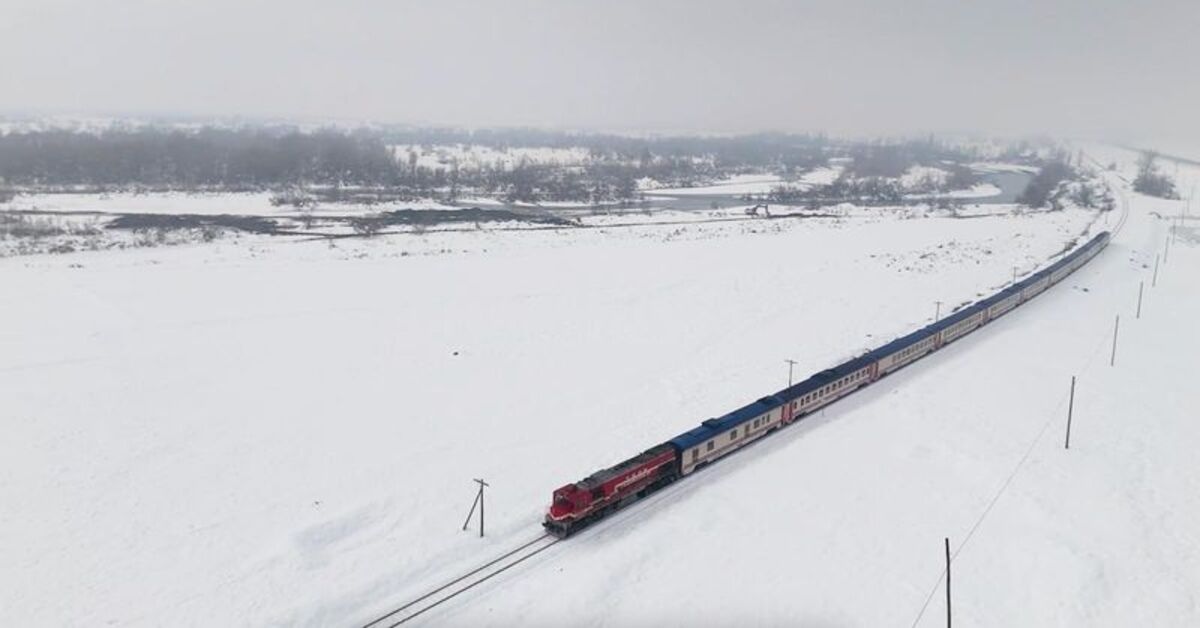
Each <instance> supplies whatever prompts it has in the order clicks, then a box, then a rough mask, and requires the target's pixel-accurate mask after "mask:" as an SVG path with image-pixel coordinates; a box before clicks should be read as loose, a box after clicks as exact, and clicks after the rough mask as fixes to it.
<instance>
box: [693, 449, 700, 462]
mask: <svg viewBox="0 0 1200 628" xmlns="http://www.w3.org/2000/svg"><path fill="white" fill-rule="evenodd" d="M699 455H700V448H699V447H693V448H692V462H695V461H696V458H697V457H698V456H699Z"/></svg>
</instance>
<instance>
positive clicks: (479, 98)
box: [0, 0, 1200, 146]
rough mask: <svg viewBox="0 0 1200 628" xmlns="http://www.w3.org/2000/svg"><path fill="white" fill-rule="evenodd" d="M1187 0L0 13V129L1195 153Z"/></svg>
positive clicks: (1197, 117) (81, 2) (3, 2)
mask: <svg viewBox="0 0 1200 628" xmlns="http://www.w3.org/2000/svg"><path fill="white" fill-rule="evenodd" d="M1198 42H1200V1H1197V0H1173V1H1170V0H1142V1H1137V2H1135V1H1132V0H1128V1H1125V0H1121V1H1118V0H993V1H991V2H984V1H971V0H903V1H899V0H898V1H893V2H889V1H884V0H874V1H871V0H823V1H820V2H803V1H796V2H768V1H743V2H732V1H731V2H713V1H703V0H693V1H691V2H653V1H650V0H633V1H624V0H595V1H592V2H578V1H571V0H554V1H544V2H537V1H530V0H510V1H503V0H490V1H482V2H461V1H437V2H433V1H430V2H408V1H403V0H341V1H332V0H259V1H255V0H195V1H193V2H181V1H168V0H112V1H105V2H100V1H97V0H0V85H2V86H3V88H2V90H0V110H2V111H7V112H9V113H15V112H33V113H38V112H72V113H130V114H139V113H157V114H191V115H245V116H287V117H304V118H347V119H375V120H382V121H392V122H412V123H438V124H441V123H446V124H461V125H469V126H486V125H536V126H557V127H574V128H601V129H629V130H666V131H691V130H701V131H704V130H707V131H755V130H765V129H776V130H795V131H820V130H824V131H828V132H831V133H835V134H866V133H914V132H926V131H956V130H978V131H984V132H1000V133H1030V132H1051V133H1056V134H1060V135H1061V134H1071V135H1087V136H1108V137H1116V138H1121V139H1128V140H1132V141H1148V140H1154V139H1161V138H1168V137H1176V138H1183V139H1185V140H1186V141H1190V142H1191V143H1192V145H1194V146H1200V43H1198Z"/></svg>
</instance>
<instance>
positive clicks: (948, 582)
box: [946, 537, 952, 628]
mask: <svg viewBox="0 0 1200 628" xmlns="http://www.w3.org/2000/svg"><path fill="white" fill-rule="evenodd" d="M950 618H951V616H950V538H949V537H947V538H946V628H952V626H951V623H950Z"/></svg>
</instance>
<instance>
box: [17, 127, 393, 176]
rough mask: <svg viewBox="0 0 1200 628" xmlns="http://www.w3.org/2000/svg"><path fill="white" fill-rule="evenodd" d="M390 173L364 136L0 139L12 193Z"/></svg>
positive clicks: (208, 132)
mask: <svg viewBox="0 0 1200 628" xmlns="http://www.w3.org/2000/svg"><path fill="white" fill-rule="evenodd" d="M396 173H397V167H396V163H395V160H394V159H393V158H392V155H391V152H390V151H389V150H388V148H387V146H386V145H384V143H383V142H382V141H381V140H380V138H378V137H376V136H372V135H369V134H364V133H337V132H332V131H322V132H316V133H299V132H287V133H280V132H271V131H265V130H253V131H250V130H245V131H242V130H223V129H201V130H198V131H165V130H157V129H146V130H134V131H127V130H119V131H109V132H105V133H99V134H91V133H71V132H66V131H47V132H33V133H13V134H7V135H0V178H2V179H3V180H4V181H5V182H7V183H9V184H14V185H108V186H121V185H146V186H160V185H161V186H227V187H246V186H269V185H279V184H292V183H301V182H314V183H332V182H345V183H352V184H386V183H390V182H392V181H394V179H395V175H396Z"/></svg>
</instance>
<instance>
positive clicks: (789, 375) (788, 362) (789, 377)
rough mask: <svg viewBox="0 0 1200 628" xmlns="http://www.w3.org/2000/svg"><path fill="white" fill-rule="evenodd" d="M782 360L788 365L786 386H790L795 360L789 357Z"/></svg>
mask: <svg viewBox="0 0 1200 628" xmlns="http://www.w3.org/2000/svg"><path fill="white" fill-rule="evenodd" d="M784 362H787V365H788V388H791V387H792V368H793V367H795V366H796V361H795V360H793V359H791V358H788V359H787V360H784Z"/></svg>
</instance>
